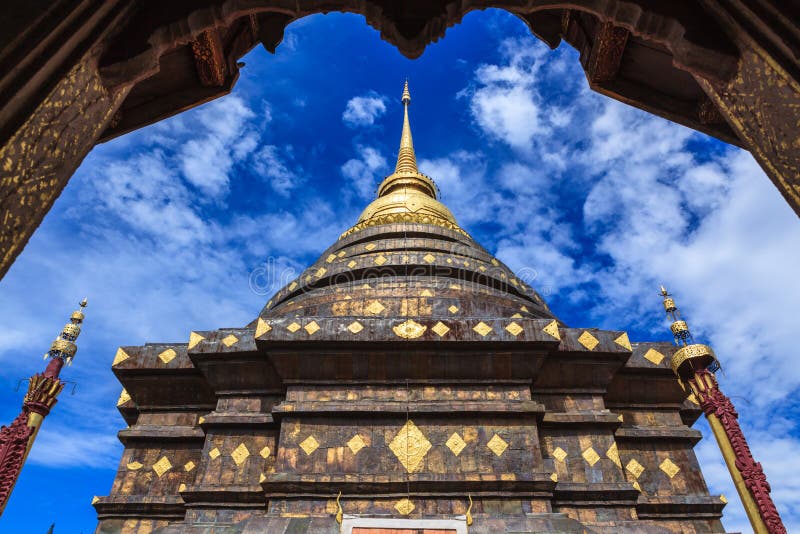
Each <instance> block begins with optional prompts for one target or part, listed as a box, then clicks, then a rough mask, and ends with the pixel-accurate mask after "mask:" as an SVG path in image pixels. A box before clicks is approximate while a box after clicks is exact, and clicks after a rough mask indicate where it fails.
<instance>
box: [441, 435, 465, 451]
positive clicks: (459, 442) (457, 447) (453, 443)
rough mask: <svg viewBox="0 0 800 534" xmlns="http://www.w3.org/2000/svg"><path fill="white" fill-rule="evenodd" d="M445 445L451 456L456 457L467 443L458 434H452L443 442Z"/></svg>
mask: <svg viewBox="0 0 800 534" xmlns="http://www.w3.org/2000/svg"><path fill="white" fill-rule="evenodd" d="M445 445H447V448H448V449H450V451H451V452H452V453H453V454H455V455H456V456H458V455H459V454H461V451H463V450H464V447H466V446H467V442H466V441H464V439H463V438H462V437H461V436H460V435H459V434H458V432H453V434H452V435H451V436H450V437H449V438H448V439H447V442H445Z"/></svg>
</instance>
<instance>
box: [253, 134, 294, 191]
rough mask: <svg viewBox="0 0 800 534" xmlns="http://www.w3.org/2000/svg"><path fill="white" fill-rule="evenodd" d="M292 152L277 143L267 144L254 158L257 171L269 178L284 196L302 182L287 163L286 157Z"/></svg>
mask: <svg viewBox="0 0 800 534" xmlns="http://www.w3.org/2000/svg"><path fill="white" fill-rule="evenodd" d="M290 152H291V151H290V150H289V149H288V148H286V147H284V148H283V149H280V148H278V147H277V146H275V145H266V146H264V147H263V148H262V149H261V150H259V151H258V153H256V155H255V157H254V160H253V168H254V169H255V171H256V172H257V173H259V174H260V175H261V176H263V177H265V178H267V179H268V181H269V183H270V185H271V186H272V189H273V190H274V191H275V192H276V193H278V194H279V195H281V196H284V197H285V196H288V195H289V192H290V191H291V190H292V189H295V188H296V187H297V186H298V185H300V183H301V182H302V179H301V178H300V177H299V176H298V175H297V174H296V173H295V172H294V171H292V170H290V169H289V167H288V166H287V165H286V163H285V157H286V156H287V155H288V154H290Z"/></svg>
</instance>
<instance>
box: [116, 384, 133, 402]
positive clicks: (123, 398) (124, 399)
mask: <svg viewBox="0 0 800 534" xmlns="http://www.w3.org/2000/svg"><path fill="white" fill-rule="evenodd" d="M129 400H131V394H130V393H128V390H127V389H125V388H123V389H122V391H121V392H120V394H119V399H117V406H122V405H123V404H125V403H126V402H128V401H129Z"/></svg>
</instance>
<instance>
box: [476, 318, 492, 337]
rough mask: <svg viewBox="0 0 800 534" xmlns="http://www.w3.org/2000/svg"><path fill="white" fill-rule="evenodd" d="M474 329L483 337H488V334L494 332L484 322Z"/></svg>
mask: <svg viewBox="0 0 800 534" xmlns="http://www.w3.org/2000/svg"><path fill="white" fill-rule="evenodd" d="M472 329H473V330H474V331H475V332H477V333H478V334H480V336H481V337H486V334H488V333H489V332H491V331H492V327H491V326H489V325H488V324H486V323H484V322H483V321H481V322H479V323H478V324H476V325H475V326H473V327H472Z"/></svg>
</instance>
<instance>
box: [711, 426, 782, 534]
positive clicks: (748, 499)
mask: <svg viewBox="0 0 800 534" xmlns="http://www.w3.org/2000/svg"><path fill="white" fill-rule="evenodd" d="M706 418H707V419H708V424H709V425H710V426H711V431H712V432H713V433H714V437H715V438H717V444H718V445H719V449H720V451H722V457H723V458H725V464H726V465H727V466H728V471H730V473H731V478H732V479H733V484H734V486H736V492H737V493H738V494H739V498H740V499H741V500H742V505H743V506H744V511H745V512H747V518H748V519H749V520H750V524H751V525H752V527H753V532H755V534H769V530H768V529H767V526H766V525H765V524H764V520H763V519H761V514H760V513H759V511H758V506H756V501H755V500H754V499H753V495H752V494H751V493H750V490H749V489H747V486H746V485H745V483H744V478H742V474H741V473H740V472H739V469H738V468H737V467H736V453H734V452H733V447H732V446H731V442H730V440H729V439H728V435H727V434H726V433H725V429H724V428H723V427H722V423H720V422H719V419H718V418H717V416H716V415H714V414H709V415H707V416H706Z"/></svg>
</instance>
